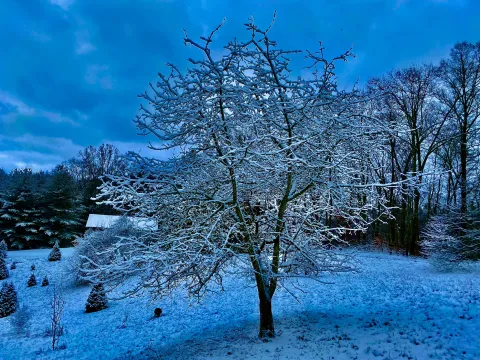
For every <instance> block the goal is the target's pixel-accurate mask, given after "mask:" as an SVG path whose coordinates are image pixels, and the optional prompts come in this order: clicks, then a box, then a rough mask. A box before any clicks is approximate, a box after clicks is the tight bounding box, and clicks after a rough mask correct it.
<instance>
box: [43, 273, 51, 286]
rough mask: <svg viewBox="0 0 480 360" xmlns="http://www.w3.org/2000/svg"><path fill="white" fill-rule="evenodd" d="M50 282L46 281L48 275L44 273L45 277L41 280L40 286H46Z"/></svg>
mask: <svg viewBox="0 0 480 360" xmlns="http://www.w3.org/2000/svg"><path fill="white" fill-rule="evenodd" d="M49 284H50V283H49V281H48V277H47V276H46V275H45V277H44V278H43V280H42V286H48V285H49Z"/></svg>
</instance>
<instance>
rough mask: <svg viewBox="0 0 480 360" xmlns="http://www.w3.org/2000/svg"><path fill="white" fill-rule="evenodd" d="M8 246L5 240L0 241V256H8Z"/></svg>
mask: <svg viewBox="0 0 480 360" xmlns="http://www.w3.org/2000/svg"><path fill="white" fill-rule="evenodd" d="M7 251H8V246H7V243H6V242H5V240H2V241H1V242H0V257H3V258H6V257H7Z"/></svg>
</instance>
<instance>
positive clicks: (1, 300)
mask: <svg viewBox="0 0 480 360" xmlns="http://www.w3.org/2000/svg"><path fill="white" fill-rule="evenodd" d="M17 306H18V298H17V291H16V290H15V286H14V285H13V282H5V283H3V285H2V289H1V290H0V318H3V317H6V316H9V315H11V314H13V313H14V312H15V311H16V310H17Z"/></svg>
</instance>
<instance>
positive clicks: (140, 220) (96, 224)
mask: <svg viewBox="0 0 480 360" xmlns="http://www.w3.org/2000/svg"><path fill="white" fill-rule="evenodd" d="M121 218H122V216H118V215H101V214H90V215H88V220H87V225H86V227H87V228H101V229H108V228H111V227H112V226H113V225H114V224H115V223H116V222H117V221H118V220H119V219H121ZM126 218H127V219H128V220H129V221H131V222H132V223H133V225H134V226H135V227H136V228H138V229H142V230H158V224H157V222H156V221H155V220H154V219H151V218H146V217H134V216H126Z"/></svg>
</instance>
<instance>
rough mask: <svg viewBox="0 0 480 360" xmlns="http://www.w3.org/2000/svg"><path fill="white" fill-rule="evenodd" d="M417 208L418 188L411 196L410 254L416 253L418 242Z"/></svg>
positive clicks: (418, 200) (418, 201)
mask: <svg viewBox="0 0 480 360" xmlns="http://www.w3.org/2000/svg"><path fill="white" fill-rule="evenodd" d="M419 208H420V192H419V191H418V189H415V191H414V198H413V216H412V239H411V241H410V254H411V255H418V243H419V239H420V222H419V219H418V217H419Z"/></svg>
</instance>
